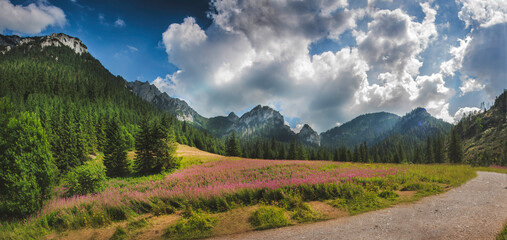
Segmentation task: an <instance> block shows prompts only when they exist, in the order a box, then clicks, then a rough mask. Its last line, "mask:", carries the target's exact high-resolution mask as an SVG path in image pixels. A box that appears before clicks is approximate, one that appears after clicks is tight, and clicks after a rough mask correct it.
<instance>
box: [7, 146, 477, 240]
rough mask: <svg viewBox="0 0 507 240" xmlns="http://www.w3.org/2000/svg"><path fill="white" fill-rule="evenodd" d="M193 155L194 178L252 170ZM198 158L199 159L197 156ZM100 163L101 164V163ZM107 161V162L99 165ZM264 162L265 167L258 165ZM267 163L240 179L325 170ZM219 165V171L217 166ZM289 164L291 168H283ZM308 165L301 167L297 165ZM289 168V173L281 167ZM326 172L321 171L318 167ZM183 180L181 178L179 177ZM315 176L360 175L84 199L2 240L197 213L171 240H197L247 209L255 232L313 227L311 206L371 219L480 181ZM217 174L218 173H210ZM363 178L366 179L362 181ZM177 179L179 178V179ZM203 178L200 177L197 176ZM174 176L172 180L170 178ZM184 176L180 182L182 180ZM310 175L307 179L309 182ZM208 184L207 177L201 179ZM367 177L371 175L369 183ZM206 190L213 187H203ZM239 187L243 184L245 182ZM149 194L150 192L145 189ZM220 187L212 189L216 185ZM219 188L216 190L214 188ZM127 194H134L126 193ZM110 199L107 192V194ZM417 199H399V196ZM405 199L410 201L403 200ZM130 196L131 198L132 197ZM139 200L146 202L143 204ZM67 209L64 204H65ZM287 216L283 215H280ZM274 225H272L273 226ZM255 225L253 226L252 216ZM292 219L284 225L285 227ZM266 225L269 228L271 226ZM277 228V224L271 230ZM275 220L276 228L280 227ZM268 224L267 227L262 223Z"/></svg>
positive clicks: (440, 168) (468, 170) (461, 173)
mask: <svg viewBox="0 0 507 240" xmlns="http://www.w3.org/2000/svg"><path fill="white" fill-rule="evenodd" d="M185 147H186V146H185ZM186 148H187V149H186V150H185V151H187V152H186V153H183V155H182V157H183V158H182V159H185V154H189V155H190V157H187V160H186V161H187V162H188V163H189V164H188V166H187V169H188V170H192V169H194V167H192V166H191V165H192V164H195V163H196V162H195V161H194V160H195V159H201V160H200V161H202V162H207V163H209V162H220V161H225V162H230V161H233V162H244V163H245V164H246V165H248V163H249V161H252V163H254V160H248V159H244V160H242V161H236V160H237V159H238V158H225V157H222V158H225V159H221V160H217V158H215V157H216V156H218V155H216V156H214V155H213V154H209V155H207V156H205V157H202V158H200V157H199V152H197V151H195V150H193V149H191V148H190V149H189V147H186ZM192 154H194V155H192ZM97 159H98V160H97ZM95 160H96V161H100V158H96V159H95ZM257 162H259V161H258V160H257ZM262 163H263V164H264V163H266V164H267V163H269V164H275V165H272V166H271V165H268V167H262V166H264V165H262V166H261V168H259V169H254V170H255V171H253V172H251V173H250V172H244V171H243V172H242V173H241V174H259V175H258V178H259V179H260V180H267V179H270V178H273V177H276V176H278V175H280V174H287V172H286V170H287V169H285V168H283V166H285V165H287V164H289V165H290V164H296V165H294V166H293V167H291V168H288V170H291V171H295V172H294V173H290V174H295V173H298V172H299V171H303V172H302V173H304V171H308V169H307V166H314V164H321V163H319V162H314V161H288V160H287V161H280V164H282V165H276V164H278V163H277V162H276V161H268V160H266V161H263V162H262ZM213 164H215V163H213ZM283 164H285V165H283ZM298 164H301V165H298ZM280 166H282V167H280ZM318 166H320V167H318ZM183 170H185V169H182V170H179V171H177V174H180V175H181V172H180V171H183ZM315 170H317V171H320V172H319V173H322V174H321V175H325V174H324V173H326V174H328V173H329V172H333V171H342V170H343V171H350V172H353V173H354V174H356V175H354V174H353V175H350V177H347V178H342V179H341V180H340V181H331V182H323V183H317V184H300V185H297V184H296V185H292V184H289V185H285V186H281V187H274V188H269V187H263V188H244V189H239V190H234V191H225V192H223V193H221V194H219V195H204V196H202V197H199V196H197V197H192V196H188V197H184V196H178V197H160V196H156V195H153V196H148V197H144V196H143V195H135V194H137V193H135V194H134V195H132V196H133V197H131V198H129V199H121V198H118V196H122V195H112V198H111V199H106V200H103V201H105V203H104V204H103V203H100V202H97V201H95V200H94V201H87V199H88V197H92V196H84V197H81V198H80V200H81V203H80V204H77V205H73V206H72V207H67V208H65V207H59V208H56V209H55V210H52V211H50V212H41V213H40V214H39V215H34V216H32V217H30V218H28V219H25V220H22V221H11V222H1V223H0V239H38V238H41V237H42V236H44V235H47V234H49V233H52V232H55V231H62V232H64V231H68V230H76V229H82V228H98V227H102V226H107V225H110V224H111V223H113V222H119V221H126V220H129V219H130V220H132V219H136V218H137V217H138V216H140V215H142V214H152V215H164V214H173V213H174V212H176V211H181V210H185V212H189V211H187V210H186V209H189V208H190V209H194V210H192V211H190V213H188V214H184V215H185V216H184V217H183V218H182V219H180V220H179V221H178V222H177V223H176V224H175V225H173V226H170V227H169V228H168V229H167V234H166V237H167V238H170V239H188V238H197V237H208V236H212V235H213V231H214V230H213V229H214V227H215V226H216V224H217V222H218V220H217V218H216V217H214V215H215V214H219V213H224V212H228V211H230V210H232V209H238V208H243V207H246V206H256V205H260V206H261V207H259V209H261V208H262V209H263V210H259V209H257V210H256V212H258V213H257V216H256V217H255V218H256V219H257V220H255V221H251V223H252V225H253V223H254V222H256V221H257V222H256V224H255V226H253V228H256V229H264V228H269V227H270V226H271V227H274V226H279V225H280V223H281V225H284V224H286V223H287V222H286V221H285V220H287V221H288V222H289V224H296V223H304V222H313V221H319V220H321V219H325V217H324V216H323V215H322V214H321V213H319V212H318V211H315V210H313V209H312V208H311V207H310V206H309V204H308V202H312V201H321V202H326V203H329V204H330V205H332V206H334V207H337V208H339V209H342V210H344V211H346V212H348V213H349V214H358V213H362V212H366V211H371V210H375V209H380V208H384V207H388V206H391V205H393V204H396V203H399V202H410V201H415V200H417V199H420V198H422V197H424V196H428V195H432V194H438V193H441V192H443V191H446V190H448V189H450V188H451V187H456V186H459V185H461V184H463V183H465V182H466V181H468V180H470V179H471V178H473V177H475V176H476V173H475V171H476V169H475V168H472V167H470V166H467V165H414V164H401V165H400V164H360V163H325V162H324V163H322V164H321V165H317V166H316V167H315ZM210 171H211V172H213V170H210ZM368 171H369V172H371V173H375V172H385V171H389V172H392V174H387V175H381V176H378V177H360V176H363V175H362V173H363V172H368ZM358 173H360V174H359V175H357V174H358ZM174 174H176V173H174ZM196 174H200V172H197V173H196ZM171 175H172V174H171ZM180 175H178V176H180ZM303 175H304V174H303ZM166 176H167V177H169V176H168V175H162V174H161V175H153V176H147V177H141V178H128V179H113V180H109V181H108V182H107V184H108V187H110V189H113V190H119V189H120V193H121V191H122V190H121V189H122V187H125V186H129V185H136V184H140V183H143V184H145V185H146V186H151V185H155V186H158V185H157V181H158V180H161V179H164V178H165V177H166ZM199 176H201V175H199ZM364 176H368V175H364ZM200 181H204V182H203V183H206V181H207V180H206V179H204V180H200ZM238 181H240V180H238ZM143 186H144V185H143ZM210 186H213V185H210ZM213 187H215V186H213ZM125 189H126V190H125V191H127V190H128V188H125ZM106 191H107V190H106ZM403 192H407V193H409V192H410V193H412V192H415V194H398V193H403ZM400 195H403V197H400ZM129 196H130V195H129ZM136 196H143V197H142V198H140V197H136ZM65 201H75V198H69V199H66V200H65ZM64 203H65V202H64ZM265 208H267V209H268V210H266V209H265ZM280 209H281V210H280ZM280 212H283V215H284V216H285V218H281V215H280ZM271 218H273V219H271ZM251 219H254V217H253V216H252V218H251ZM284 219H285V220H284ZM264 220H265V221H264ZM271 220H273V221H272V222H274V223H269V222H270V221H271ZM275 220H276V221H275ZM263 221H264V222H263ZM134 233H135V230H132V229H128V226H127V227H126V228H122V229H118V233H117V234H116V235H117V237H118V238H120V239H121V237H125V236H127V237H131V236H133V235H132V234H134Z"/></svg>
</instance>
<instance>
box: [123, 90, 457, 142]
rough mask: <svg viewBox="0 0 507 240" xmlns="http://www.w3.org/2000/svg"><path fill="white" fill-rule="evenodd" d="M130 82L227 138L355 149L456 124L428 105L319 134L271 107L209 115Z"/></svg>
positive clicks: (164, 106)
mask: <svg viewBox="0 0 507 240" xmlns="http://www.w3.org/2000/svg"><path fill="white" fill-rule="evenodd" d="M127 85H128V87H129V88H130V89H131V91H132V92H134V93H135V94H137V95H138V96H139V97H141V98H142V99H144V100H145V101H147V102H150V103H152V104H154V105H155V106H157V107H158V108H159V109H161V110H163V111H167V112H169V113H171V114H173V115H174V116H176V117H177V118H178V119H180V120H182V121H183V120H184V121H188V122H190V123H192V124H194V125H195V126H198V127H201V128H203V129H205V130H207V131H209V132H210V133H212V134H214V135H215V136H217V137H225V136H228V135H229V134H231V133H232V132H233V131H235V132H236V133H237V134H238V135H239V136H240V137H244V138H252V137H263V138H272V137H274V138H275V139H277V140H279V141H283V142H288V141H290V140H291V139H292V138H295V139H297V140H298V141H300V142H302V143H305V144H308V145H314V146H324V147H328V148H335V147H340V146H345V147H348V148H353V147H354V146H356V145H359V144H361V143H364V142H366V143H367V144H368V145H373V144H375V143H378V142H381V141H383V140H384V139H386V138H388V137H389V136H392V135H405V134H409V133H410V135H411V136H415V137H417V139H419V140H421V141H424V140H425V139H426V137H427V136H432V135H434V134H436V133H446V132H448V131H449V130H450V128H451V126H452V125H451V124H449V123H447V122H444V121H443V120H441V119H436V118H434V117H433V116H431V115H430V114H429V113H428V112H427V111H426V110H425V109H424V108H416V109H414V110H413V111H412V112H410V113H407V114H406V115H405V116H403V117H400V116H398V115H396V114H393V113H388V112H377V113H368V114H364V115H361V116H358V117H356V118H354V119H352V120H351V121H349V122H346V123H344V124H343V125H340V126H338V127H334V128H332V129H329V130H327V131H325V132H323V133H321V134H318V133H317V132H316V131H315V130H313V129H312V128H311V127H310V126H309V125H308V124H304V126H303V128H302V129H301V130H300V131H299V132H298V133H295V132H294V131H293V130H292V129H291V128H290V127H289V126H287V125H285V124H284V122H285V121H284V117H283V116H282V115H281V114H280V112H278V111H276V110H274V109H272V108H270V107H268V106H261V105H258V106H256V107H255V108H253V109H252V110H250V111H249V112H246V113H245V114H243V115H242V116H241V117H238V116H237V115H236V114H235V113H234V112H231V113H230V114H229V115H228V116H217V117H212V118H205V117H203V116H201V115H200V114H199V113H197V112H196V111H195V110H194V109H192V108H191V107H190V106H189V105H188V104H187V103H186V102H185V101H183V100H181V99H178V98H172V97H170V96H169V95H167V94H166V93H162V92H160V91H159V90H158V89H157V87H156V86H154V85H152V84H149V83H148V82H140V81H135V82H127Z"/></svg>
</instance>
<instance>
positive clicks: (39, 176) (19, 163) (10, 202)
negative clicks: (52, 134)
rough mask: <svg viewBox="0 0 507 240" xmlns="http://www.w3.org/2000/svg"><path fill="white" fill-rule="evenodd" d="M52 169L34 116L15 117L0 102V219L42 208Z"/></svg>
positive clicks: (9, 109) (41, 132)
mask: <svg viewBox="0 0 507 240" xmlns="http://www.w3.org/2000/svg"><path fill="white" fill-rule="evenodd" d="M55 176H56V167H55V164H54V160H53V156H52V153H51V151H50V145H49V142H48V140H47V137H46V133H45V132H44V129H43V128H42V125H41V123H40V120H39V118H38V117H37V116H36V115H35V114H30V113H21V114H19V115H18V116H15V115H14V114H13V113H12V111H11V106H10V104H9V103H8V102H7V101H6V100H2V99H0V199H1V200H0V216H1V217H21V216H25V215H28V214H31V213H34V212H35V211H37V210H39V209H40V208H41V207H42V203H43V201H44V200H45V199H46V198H47V197H48V196H49V189H50V188H51V186H52V184H53V183H54V179H55Z"/></svg>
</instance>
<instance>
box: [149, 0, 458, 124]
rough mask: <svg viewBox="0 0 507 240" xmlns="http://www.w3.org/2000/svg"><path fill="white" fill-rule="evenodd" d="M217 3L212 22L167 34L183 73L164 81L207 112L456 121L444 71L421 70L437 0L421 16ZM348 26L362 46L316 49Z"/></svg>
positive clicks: (322, 5)
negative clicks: (263, 108)
mask: <svg viewBox="0 0 507 240" xmlns="http://www.w3.org/2000/svg"><path fill="white" fill-rule="evenodd" d="M212 4H213V6H214V7H215V10H216V11H213V13H212V14H211V15H210V17H211V18H212V20H213V23H212V24H211V26H209V27H208V28H207V29H202V28H201V27H200V26H199V25H198V24H196V22H195V20H194V19H193V18H186V19H185V20H184V21H183V22H182V23H180V24H171V25H170V26H169V27H168V29H167V30H166V31H165V32H164V33H163V43H164V47H165V49H166V51H167V53H168V56H169V61H170V62H171V63H172V64H174V65H175V66H177V67H178V68H179V71H178V72H176V73H174V74H172V75H168V76H166V77H159V78H157V79H156V80H155V81H154V83H155V84H156V85H157V86H158V87H159V88H161V90H164V91H168V92H171V93H177V94H178V95H180V96H182V97H184V98H185V99H186V100H190V101H191V102H192V103H194V104H195V105H194V104H192V107H194V108H195V109H196V110H197V111H198V112H200V113H201V114H203V115H204V116H216V115H224V114H225V113H224V112H223V111H224V109H228V110H232V111H236V112H238V111H241V110H244V109H245V108H246V107H248V106H251V105H252V104H262V105H268V104H271V103H277V104H276V105H277V106H279V110H280V112H281V113H282V114H283V115H284V116H287V117H289V118H294V117H298V118H300V119H301V122H302V123H309V124H311V125H312V126H315V128H316V130H317V131H323V130H325V129H328V128H331V127H334V126H335V124H336V122H337V121H339V122H343V121H347V120H350V119H352V118H353V117H355V116H357V115H358V114H362V113H365V112H374V111H391V112H394V113H397V114H404V113H406V112H408V111H410V110H412V109H413V108H415V107H426V108H427V109H428V111H429V112H430V113H431V114H433V115H434V116H438V117H441V118H444V119H446V121H453V120H452V119H453V117H452V116H449V112H448V109H449V104H448V99H449V98H450V97H451V96H453V95H454V91H453V89H450V88H448V87H446V86H445V82H444V79H443V77H444V74H443V73H434V74H429V75H420V74H419V69H420V68H421V66H422V65H423V62H422V61H423V59H422V57H421V54H422V53H423V52H424V51H425V50H426V49H427V48H428V47H429V46H430V45H431V43H432V42H433V41H435V40H436V39H437V37H438V32H437V27H436V25H435V18H436V10H435V9H434V8H432V6H431V5H430V4H429V3H422V4H420V6H421V8H422V10H423V12H424V13H425V17H424V19H423V20H422V21H421V22H419V21H418V20H417V18H415V17H413V16H410V15H409V14H408V13H407V12H405V11H402V10H399V9H396V10H379V9H375V8H371V9H369V10H368V11H365V10H356V9H347V6H348V5H347V3H346V2H342V1H340V2H335V1H327V0H317V1H291V0H279V1H269V2H263V1H255V0H242V1H236V0H221V1H220V0H218V1H214V2H212ZM365 14H368V17H365ZM363 17H365V18H363ZM359 19H362V20H366V21H370V22H369V23H368V25H367V26H366V27H367V28H366V29H365V30H361V31H360V30H358V28H357V26H356V25H357V24H356V22H357V21H358V20H359ZM348 29H351V30H352V32H353V33H354V36H355V38H356V42H357V46H345V47H342V48H341V49H340V50H337V51H328V52H322V53H319V54H315V55H311V54H310V50H309V49H310V47H311V45H312V43H316V42H318V41H320V40H322V39H331V40H336V39H339V38H340V37H341V36H342V35H341V34H342V33H343V32H345V31H346V30H348ZM360 29H363V28H360Z"/></svg>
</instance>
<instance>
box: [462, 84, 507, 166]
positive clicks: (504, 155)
mask: <svg viewBox="0 0 507 240" xmlns="http://www.w3.org/2000/svg"><path fill="white" fill-rule="evenodd" d="M506 116H507V95H506V91H504V92H503V93H502V94H501V95H500V96H498V97H497V98H496V100H495V103H494V105H493V106H492V107H491V108H490V109H489V110H487V111H485V112H481V113H478V114H475V115H474V114H471V115H469V116H466V117H464V118H463V119H462V120H461V121H460V122H459V123H458V124H457V125H456V130H457V132H458V133H459V135H460V136H461V138H462V139H463V149H464V160H465V162H467V163H471V164H474V165H486V166H487V165H492V164H493V165H502V166H507V121H506Z"/></svg>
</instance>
